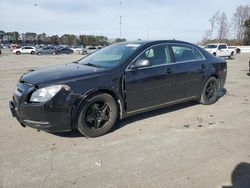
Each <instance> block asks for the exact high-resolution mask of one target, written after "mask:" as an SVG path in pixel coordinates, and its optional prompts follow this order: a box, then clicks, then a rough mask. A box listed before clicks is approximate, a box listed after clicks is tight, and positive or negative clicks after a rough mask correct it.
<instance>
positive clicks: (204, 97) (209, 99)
mask: <svg viewBox="0 0 250 188" xmlns="http://www.w3.org/2000/svg"><path fill="white" fill-rule="evenodd" d="M218 83H219V80H218V79H216V78H215V77H210V78H209V79H208V80H207V81H206V83H205V84H204V87H203V89H202V93H201V97H200V101H199V102H200V103H201V104H205V105H209V104H213V103H215V102H216V101H217V100H218V91H219V87H218V86H219V85H218Z"/></svg>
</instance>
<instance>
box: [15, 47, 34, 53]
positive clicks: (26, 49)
mask: <svg viewBox="0 0 250 188" xmlns="http://www.w3.org/2000/svg"><path fill="white" fill-rule="evenodd" d="M12 53H14V54H17V55H20V54H32V55H33V54H36V48H35V47H34V46H22V47H20V48H16V49H13V50H12Z"/></svg>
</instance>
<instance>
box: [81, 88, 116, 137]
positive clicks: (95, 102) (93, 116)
mask: <svg viewBox="0 0 250 188" xmlns="http://www.w3.org/2000/svg"><path fill="white" fill-rule="evenodd" d="M117 114H118V109H117V104H116V101H115V99H114V98H113V97H112V96H110V95H109V94H106V93H104V94H98V95H95V96H93V97H92V98H90V99H88V100H87V102H86V103H85V104H84V105H83V106H82V107H81V109H80V113H79V115H78V118H77V126H76V128H77V129H78V131H79V132H80V133H81V134H82V135H84V136H87V137H98V136H102V135H104V134H106V133H108V132H109V131H110V130H111V129H112V127H113V126H114V124H115V122H116V120H117Z"/></svg>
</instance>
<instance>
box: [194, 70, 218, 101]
mask: <svg viewBox="0 0 250 188" xmlns="http://www.w3.org/2000/svg"><path fill="white" fill-rule="evenodd" d="M211 77H215V78H216V79H217V80H218V79H219V75H218V74H216V73H212V74H209V75H207V76H206V78H205V79H204V80H203V82H202V84H201V86H200V89H199V93H198V98H200V97H201V94H202V91H203V87H204V85H205V84H206V82H207V81H208V79H210V78H211Z"/></svg>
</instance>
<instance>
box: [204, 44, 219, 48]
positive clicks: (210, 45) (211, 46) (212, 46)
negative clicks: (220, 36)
mask: <svg viewBox="0 0 250 188" xmlns="http://www.w3.org/2000/svg"><path fill="white" fill-rule="evenodd" d="M205 48H217V45H215V44H208V45H206V46H205Z"/></svg>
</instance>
